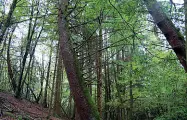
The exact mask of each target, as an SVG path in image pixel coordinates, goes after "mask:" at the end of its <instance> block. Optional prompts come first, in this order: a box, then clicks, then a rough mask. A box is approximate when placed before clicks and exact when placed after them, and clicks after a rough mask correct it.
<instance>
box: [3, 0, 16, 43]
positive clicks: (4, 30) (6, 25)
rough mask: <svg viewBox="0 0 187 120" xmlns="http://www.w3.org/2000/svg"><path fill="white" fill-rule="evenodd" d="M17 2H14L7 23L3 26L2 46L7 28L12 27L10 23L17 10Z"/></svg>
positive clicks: (14, 0)
mask: <svg viewBox="0 0 187 120" xmlns="http://www.w3.org/2000/svg"><path fill="white" fill-rule="evenodd" d="M17 1H18V0H13V2H12V4H11V6H10V11H9V13H8V16H7V18H6V20H5V22H4V23H3V24H4V25H3V27H2V30H1V31H2V32H1V33H0V44H1V43H2V41H3V38H4V35H5V33H6V30H7V28H9V27H10V25H11V24H10V23H11V19H12V15H13V12H14V10H15V8H16V4H17Z"/></svg>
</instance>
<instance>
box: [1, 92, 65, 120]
mask: <svg viewBox="0 0 187 120" xmlns="http://www.w3.org/2000/svg"><path fill="white" fill-rule="evenodd" d="M0 120H67V119H59V118H55V117H52V116H50V114H49V109H47V108H43V107H42V106H41V105H39V104H36V103H32V102H30V101H28V100H25V99H16V98H15V97H14V96H13V95H12V94H10V93H5V92H0Z"/></svg>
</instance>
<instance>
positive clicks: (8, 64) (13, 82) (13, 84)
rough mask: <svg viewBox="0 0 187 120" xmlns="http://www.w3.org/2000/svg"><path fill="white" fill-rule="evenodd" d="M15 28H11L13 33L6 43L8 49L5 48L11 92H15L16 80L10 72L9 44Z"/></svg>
mask: <svg viewBox="0 0 187 120" xmlns="http://www.w3.org/2000/svg"><path fill="white" fill-rule="evenodd" d="M14 30H15V28H13V31H12V33H11V35H10V38H9V41H8V48H7V66H8V75H9V79H10V81H11V82H10V83H11V86H12V88H13V91H14V92H16V88H17V84H16V80H15V78H14V74H13V70H12V65H11V60H10V44H11V40H12V35H13V33H14Z"/></svg>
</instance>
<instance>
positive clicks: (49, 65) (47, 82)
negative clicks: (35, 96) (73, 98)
mask: <svg viewBox="0 0 187 120" xmlns="http://www.w3.org/2000/svg"><path fill="white" fill-rule="evenodd" d="M52 45H53V41H51V46H50V54H49V63H48V68H47V76H46V84H45V91H44V100H43V106H44V107H48V105H47V94H48V92H47V88H48V86H49V77H50V68H51V59H52V51H53V49H52Z"/></svg>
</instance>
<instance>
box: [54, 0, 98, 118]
mask: <svg viewBox="0 0 187 120" xmlns="http://www.w3.org/2000/svg"><path fill="white" fill-rule="evenodd" d="M67 7H68V0H60V7H59V14H58V17H59V18H58V26H59V35H60V49H61V52H62V56H63V63H64V67H65V70H66V73H67V78H68V81H69V85H70V90H71V93H72V96H73V99H74V101H75V105H76V108H77V112H78V113H79V115H80V118H81V120H92V119H99V117H96V115H95V114H97V112H96V111H95V112H94V111H93V107H92V106H93V104H92V103H91V102H90V100H88V98H87V95H88V93H87V91H85V90H84V88H83V87H84V86H83V83H81V75H80V74H79V72H80V71H78V70H79V69H78V66H77V65H78V64H76V62H75V60H74V59H75V57H74V56H73V53H72V51H71V46H70V44H69V42H68V33H67V31H68V30H67V27H68V26H67V20H66V18H67V17H66V15H67ZM85 94H87V95H85Z"/></svg>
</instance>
